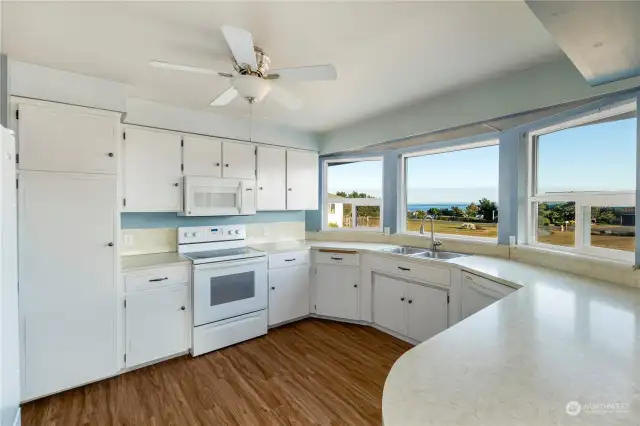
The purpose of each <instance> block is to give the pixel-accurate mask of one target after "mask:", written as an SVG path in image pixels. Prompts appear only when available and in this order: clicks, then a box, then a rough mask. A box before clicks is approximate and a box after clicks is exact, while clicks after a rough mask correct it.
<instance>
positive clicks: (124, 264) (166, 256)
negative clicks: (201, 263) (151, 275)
mask: <svg viewBox="0 0 640 426" xmlns="http://www.w3.org/2000/svg"><path fill="white" fill-rule="evenodd" d="M180 264H191V261H190V260H189V259H187V258H186V257H184V256H182V255H181V254H179V253H177V252H169V253H154V254H135V255H129V256H120V270H121V271H122V272H132V271H137V270H142V269H150V268H157V267H162V266H174V265H180Z"/></svg>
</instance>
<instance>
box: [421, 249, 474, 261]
mask: <svg viewBox="0 0 640 426" xmlns="http://www.w3.org/2000/svg"><path fill="white" fill-rule="evenodd" d="M463 256H467V255H466V254H462V253H454V252H451V251H436V252H432V251H425V252H422V253H419V254H416V255H413V256H411V257H424V258H426V259H440V260H449V259H455V258H456V257H463Z"/></svg>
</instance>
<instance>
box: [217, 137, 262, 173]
mask: <svg viewBox="0 0 640 426" xmlns="http://www.w3.org/2000/svg"><path fill="white" fill-rule="evenodd" d="M222 162H223V164H224V167H223V169H222V176H223V177H226V178H234V179H255V177H256V148H255V146H254V145H251V144H248V143H241V142H229V141H224V142H222Z"/></svg>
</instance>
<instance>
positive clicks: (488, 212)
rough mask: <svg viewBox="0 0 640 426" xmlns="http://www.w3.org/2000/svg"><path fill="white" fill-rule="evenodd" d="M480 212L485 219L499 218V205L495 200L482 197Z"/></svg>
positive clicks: (479, 205)
mask: <svg viewBox="0 0 640 426" xmlns="http://www.w3.org/2000/svg"><path fill="white" fill-rule="evenodd" d="M494 212H495V213H494ZM478 214H481V215H482V218H483V219H484V220H491V221H493V220H495V219H497V218H498V206H497V205H496V203H495V202H494V201H490V200H489V199H488V198H482V199H481V200H480V201H479V202H478Z"/></svg>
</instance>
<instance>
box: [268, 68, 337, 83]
mask: <svg viewBox="0 0 640 426" xmlns="http://www.w3.org/2000/svg"><path fill="white" fill-rule="evenodd" d="M268 78H269V79H278V80H282V81H286V82H300V81H320V80H336V79H337V78H338V73H337V72H336V67H334V66H333V65H332V64H327V65H311V66H308V67H295V68H281V69H279V70H271V71H269V77H268Z"/></svg>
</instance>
